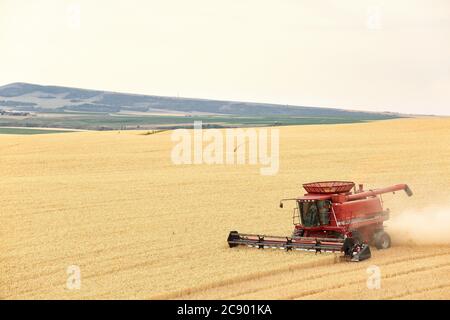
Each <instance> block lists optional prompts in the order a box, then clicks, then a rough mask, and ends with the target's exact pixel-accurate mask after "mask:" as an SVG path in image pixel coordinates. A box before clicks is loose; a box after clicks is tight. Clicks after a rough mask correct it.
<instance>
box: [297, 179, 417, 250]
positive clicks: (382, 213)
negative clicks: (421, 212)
mask: <svg viewBox="0 0 450 320" xmlns="http://www.w3.org/2000/svg"><path fill="white" fill-rule="evenodd" d="M304 187H305V189H306V190H307V191H312V193H310V192H308V193H307V194H305V195H304V196H302V197H298V198H296V199H295V201H296V202H297V208H296V209H295V210H294V217H293V220H294V225H295V229H294V236H299V237H314V238H315V237H320V238H345V237H353V238H355V237H357V238H358V239H359V240H361V241H362V242H371V241H372V239H373V236H374V234H375V233H376V232H378V231H382V230H383V222H384V221H385V220H388V219H389V209H386V210H384V209H383V202H382V198H381V195H382V194H385V193H389V192H395V191H401V190H404V191H406V192H407V193H408V195H412V192H411V190H410V189H409V187H408V186H407V185H406V184H399V185H394V186H391V187H387V188H382V189H375V190H369V191H364V190H363V186H362V185H360V186H359V190H356V189H355V184H354V183H353V182H335V181H327V182H316V183H310V184H305V185H304ZM351 189H354V192H353V193H352V192H350V190H351ZM335 191H339V193H335ZM289 200H294V199H289ZM308 204H310V205H309V206H312V205H314V206H316V207H317V206H319V207H317V210H316V211H318V214H317V218H318V219H313V220H312V221H311V220H310V221H305V220H307V219H306V218H307V217H306V215H307V214H308V213H307V212H306V210H305V209H306V208H305V207H307V206H308Z"/></svg>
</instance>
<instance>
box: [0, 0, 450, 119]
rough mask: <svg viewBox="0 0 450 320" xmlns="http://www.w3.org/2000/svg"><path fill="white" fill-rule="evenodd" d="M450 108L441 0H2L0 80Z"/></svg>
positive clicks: (416, 109) (449, 59) (447, 22)
mask: <svg viewBox="0 0 450 320" xmlns="http://www.w3.org/2000/svg"><path fill="white" fill-rule="evenodd" d="M10 82H32V83H38V84H54V85H63V86H74V87H81V88H90V89H104V90H112V91H122V92H134V93H143V94H155V95H169V96H176V95H180V96H185V97H198V98H217V99H227V100H243V101H255V102H274V103H281V104H292V105H305V106H324V107H343V108H350V109H359V110H377V111H385V110H388V111H398V112H409V113H425V114H430V113H434V114H447V115H450V1H449V0H427V1H426V0H386V1H381V0H378V1H377V0H327V1H326V0H323V1H321V0H160V1H152V0H150V1H149V0H109V1H107V0H96V1H92V0H90V1H89V0H78V1H77V0H71V1H67V0H33V1H30V0H0V85H4V84H7V83H10Z"/></svg>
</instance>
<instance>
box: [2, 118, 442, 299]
mask: <svg viewBox="0 0 450 320" xmlns="http://www.w3.org/2000/svg"><path fill="white" fill-rule="evenodd" d="M278 129H279V130H280V170H279V173H278V174H277V175H274V176H262V175H260V174H259V168H260V166H258V165H257V166H254V165H206V164H202V165H174V164H173V163H172V162H171V158H170V154H171V150H172V147H173V146H174V143H173V142H172V141H171V132H170V131H164V132H160V133H156V134H151V135H145V134H143V133H145V132H139V131H120V132H119V131H110V132H106V131H105V132H93V131H89V132H70V133H66V134H63V135H59V134H49V135H41V134H39V135H0V176H1V177H2V189H1V193H2V196H1V197H0V208H1V211H0V218H1V221H2V223H1V224H0V298H1V299H36V298H38V299H57V298H63V299H78V298H81V299H109V298H125V299H129V298H139V299H162V298H169V299H177V298H186V299H197V298H206V299H215V298H224V299H272V298H273V299H279V298H288V299H399V298H401V299H403V298H406V299H427V298H445V299H450V293H449V292H450V291H449V290H448V289H449V288H450V243H447V242H446V241H444V240H443V241H437V242H436V244H434V245H431V244H427V245H424V244H421V241H420V235H417V234H414V230H410V231H411V232H412V233H413V235H414V236H417V237H415V242H410V243H408V242H405V239H403V238H401V237H400V235H399V234H392V236H393V243H394V246H393V247H392V248H391V249H389V250H384V251H377V250H376V249H374V248H373V250H372V253H373V256H372V259H369V260H367V261H364V262H360V263H344V262H339V259H337V257H336V256H335V255H333V254H325V253H324V254H317V255H315V254H314V253H306V252H289V253H286V252H284V251H281V250H255V249H249V248H234V249H229V248H228V245H227V243H226V237H227V235H228V232H229V231H230V230H238V231H241V232H252V233H253V232H257V233H265V234H275V235H289V234H290V233H291V232H292V210H291V207H290V205H286V206H285V209H280V208H278V201H279V200H280V199H281V198H290V197H293V196H297V195H300V194H303V190H302V189H301V184H302V183H303V182H310V181H319V180H331V179H332V180H334V179H336V180H351V181H355V182H357V183H364V184H365V185H366V186H367V187H368V188H375V187H383V186H388V185H392V184H396V183H408V184H409V186H410V187H411V189H412V190H413V191H414V196H413V197H411V198H408V197H406V196H405V195H404V194H403V193H400V192H399V193H397V194H396V195H391V194H389V195H385V196H383V200H384V203H385V206H386V207H388V208H390V209H391V212H392V214H391V216H392V218H393V219H395V217H396V216H400V215H402V214H403V213H404V212H410V211H414V210H422V211H425V212H426V211H427V208H431V207H436V206H438V207H439V208H440V210H441V211H444V212H445V210H447V209H448V210H449V215H450V205H449V203H450V194H449V191H448V182H449V181H450V143H449V141H448V137H450V119H448V118H411V119H395V120H386V121H376V122H371V123H355V124H329V125H308V126H287V127H279V128H278ZM430 210H431V209H430ZM432 218H433V215H432V214H431V213H430V219H432ZM387 230H388V231H389V227H388V229H387ZM71 265H76V266H79V267H80V271H81V287H80V289H79V290H69V289H68V288H67V287H66V282H67V278H68V275H67V272H66V271H67V268H68V266H71ZM371 265H376V266H378V267H379V268H380V271H381V275H382V281H381V289H379V290H369V289H367V286H366V281H367V277H368V274H367V272H366V269H367V268H368V267H369V266H371Z"/></svg>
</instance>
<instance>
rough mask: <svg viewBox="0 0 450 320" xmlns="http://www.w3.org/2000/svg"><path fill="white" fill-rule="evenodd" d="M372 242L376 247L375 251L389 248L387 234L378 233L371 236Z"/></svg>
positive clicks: (389, 242) (389, 243)
mask: <svg viewBox="0 0 450 320" xmlns="http://www.w3.org/2000/svg"><path fill="white" fill-rule="evenodd" d="M373 242H374V243H375V247H377V249H387V248H389V247H390V246H391V237H390V236H389V234H388V233H387V232H384V231H378V232H377V233H375V235H374V236H373Z"/></svg>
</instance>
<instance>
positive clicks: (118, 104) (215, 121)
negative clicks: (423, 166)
mask: <svg viewBox="0 0 450 320" xmlns="http://www.w3.org/2000/svg"><path fill="white" fill-rule="evenodd" d="M0 110H1V111H3V113H4V114H6V115H8V112H9V113H11V111H12V110H13V111H22V112H24V114H23V116H24V117H22V118H19V119H14V118H13V117H8V116H6V117H5V116H3V117H0V126H20V127H24V126H27V127H30V126H35V127H59V128H62V127H65V128H78V129H120V128H124V127H126V128H128V129H132V128H158V127H161V126H165V127H167V126H170V127H180V126H186V125H187V124H189V123H192V122H193V117H199V118H198V119H195V120H202V121H203V122H205V123H209V125H210V126H215V127H227V126H260V125H292V124H327V123H348V122H363V121H372V120H386V119H392V118H398V117H401V115H399V114H394V113H388V112H386V113H375V112H364V111H351V110H344V109H336V108H319V107H304V106H288V105H277V104H267V103H251V102H238V101H223V100H208V99H193V98H178V97H164V96H154V95H139V94H127V93H118V92H109V91H99V90H87V89H78V88H69V87H61V86H43V85H37V84H30V83H11V84H8V85H5V86H1V87H0ZM16 113H17V112H16ZM16 113H15V114H16ZM28 113H32V116H29V114H28ZM4 114H3V115H4ZM43 114H47V115H48V114H50V115H51V116H50V117H49V116H46V117H43V116H42V115H43ZM19 115H20V114H19ZM175 116H176V117H175Z"/></svg>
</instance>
